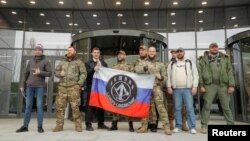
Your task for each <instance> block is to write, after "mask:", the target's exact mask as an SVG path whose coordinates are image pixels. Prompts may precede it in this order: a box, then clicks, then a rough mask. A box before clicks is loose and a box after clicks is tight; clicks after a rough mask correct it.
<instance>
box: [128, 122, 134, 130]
mask: <svg viewBox="0 0 250 141" xmlns="http://www.w3.org/2000/svg"><path fill="white" fill-rule="evenodd" d="M128 125H129V132H134V131H135V130H134V126H133V121H129V122H128Z"/></svg>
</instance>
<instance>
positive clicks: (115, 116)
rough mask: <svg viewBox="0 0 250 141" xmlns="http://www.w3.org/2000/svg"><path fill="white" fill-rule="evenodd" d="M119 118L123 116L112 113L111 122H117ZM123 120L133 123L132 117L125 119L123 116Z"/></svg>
mask: <svg viewBox="0 0 250 141" xmlns="http://www.w3.org/2000/svg"><path fill="white" fill-rule="evenodd" d="M121 116H123V115H120V114H116V113H113V115H112V120H113V121H117V120H119V119H120V118H121ZM125 118H126V119H127V121H133V118H132V117H127V116H125Z"/></svg>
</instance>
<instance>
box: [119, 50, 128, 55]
mask: <svg viewBox="0 0 250 141" xmlns="http://www.w3.org/2000/svg"><path fill="white" fill-rule="evenodd" d="M120 53H121V54H124V55H126V52H125V51H123V50H120V51H118V52H117V54H120Z"/></svg>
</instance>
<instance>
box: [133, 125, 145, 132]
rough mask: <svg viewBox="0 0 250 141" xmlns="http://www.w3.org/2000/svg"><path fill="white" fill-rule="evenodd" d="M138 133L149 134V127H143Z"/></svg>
mask: <svg viewBox="0 0 250 141" xmlns="http://www.w3.org/2000/svg"><path fill="white" fill-rule="evenodd" d="M136 132H137V133H146V132H148V127H147V126H145V125H142V126H141V128H140V129H138V130H137V131H136Z"/></svg>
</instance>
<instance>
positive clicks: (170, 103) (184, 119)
mask: <svg viewBox="0 0 250 141" xmlns="http://www.w3.org/2000/svg"><path fill="white" fill-rule="evenodd" d="M170 53H171V57H172V58H171V59H170V61H169V62H167V64H166V70H167V67H168V65H169V64H170V63H171V62H175V61H176V57H177V50H176V49H173V50H171V51H170ZM165 82H166V81H165ZM165 84H166V83H165ZM165 86H166V85H165ZM165 88H166V87H165ZM167 108H168V110H167V111H168V119H169V124H170V129H171V130H173V129H174V111H175V110H174V100H173V95H172V94H168V93H167ZM186 122H187V110H186V106H185V105H183V106H182V130H183V131H188V127H187V123H186Z"/></svg>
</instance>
